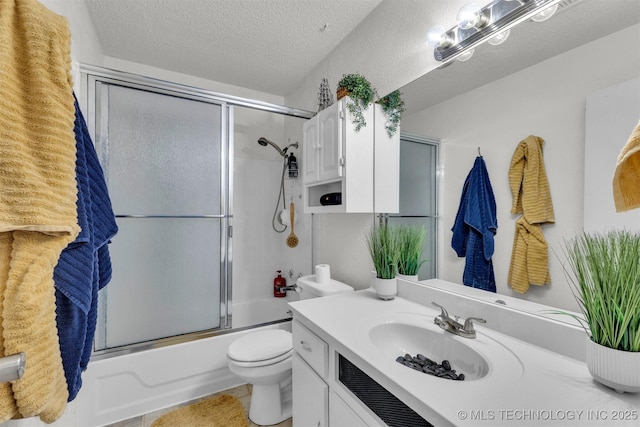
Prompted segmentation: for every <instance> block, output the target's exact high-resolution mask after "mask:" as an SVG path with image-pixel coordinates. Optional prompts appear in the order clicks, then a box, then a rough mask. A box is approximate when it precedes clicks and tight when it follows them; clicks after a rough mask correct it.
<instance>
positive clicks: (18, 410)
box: [0, 0, 79, 423]
mask: <svg viewBox="0 0 640 427" xmlns="http://www.w3.org/2000/svg"><path fill="white" fill-rule="evenodd" d="M70 48H71V35H70V33H69V25H68V22H67V20H66V19H65V18H64V17H62V16H59V15H56V14H55V13H53V12H51V11H50V10H49V9H47V8H46V7H44V6H43V5H42V4H41V3H39V2H38V1H36V0H6V1H5V0H3V1H0V64H2V73H0V129H1V131H0V170H1V171H2V172H3V173H1V174H0V192H1V193H2V198H0V317H1V320H2V322H1V326H0V356H2V355H9V354H14V353H19V352H24V353H25V354H26V357H27V360H28V365H27V368H26V370H25V373H24V376H23V377H22V378H21V379H20V380H17V381H14V382H12V383H6V384H0V422H4V421H6V420H8V419H10V418H26V417H33V416H39V417H40V419H41V420H43V421H44V422H46V423H52V422H54V421H55V420H56V419H58V418H59V417H60V416H61V415H62V413H63V412H64V409H65V407H66V403H67V398H68V391H67V384H66V380H65V376H64V369H63V367H62V357H61V354H60V345H59V342H58V334H57V332H58V331H57V327H56V313H55V289H54V283H53V269H54V267H55V266H56V264H57V262H58V259H59V257H60V253H61V252H62V250H63V249H64V248H65V247H66V246H67V245H68V244H69V243H70V242H72V241H73V240H74V239H75V237H76V236H77V234H78V232H79V227H78V225H77V213H76V201H77V186H76V179H75V161H76V143H75V134H74V120H75V109H74V99H73V90H72V84H71V49H70Z"/></svg>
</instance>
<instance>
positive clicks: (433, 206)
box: [388, 135, 438, 280]
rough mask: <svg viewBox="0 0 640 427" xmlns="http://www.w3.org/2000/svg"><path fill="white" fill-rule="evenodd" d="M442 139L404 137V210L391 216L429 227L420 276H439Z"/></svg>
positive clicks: (392, 219)
mask: <svg viewBox="0 0 640 427" xmlns="http://www.w3.org/2000/svg"><path fill="white" fill-rule="evenodd" d="M437 167H438V142H437V141H432V140H426V139H423V138H417V137H410V136H407V135H401V136H400V209H399V213H397V214H390V215H389V216H388V222H389V224H410V225H417V226H423V227H424V228H425V229H426V230H427V235H426V238H425V240H424V245H423V250H422V257H423V258H422V259H424V260H426V261H425V263H424V264H422V267H421V268H420V270H419V271H418V279H419V280H426V279H432V278H434V277H436V267H437V258H436V256H437V237H438V228H437V225H438V221H437V219H438V212H437V207H438V203H437V201H438V195H437V188H438V186H437Z"/></svg>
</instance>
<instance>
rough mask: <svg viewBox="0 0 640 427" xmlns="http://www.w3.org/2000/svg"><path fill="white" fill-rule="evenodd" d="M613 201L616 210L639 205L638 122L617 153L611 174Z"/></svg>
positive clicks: (639, 133)
mask: <svg viewBox="0 0 640 427" xmlns="http://www.w3.org/2000/svg"><path fill="white" fill-rule="evenodd" d="M613 201H614V202H615V205H616V212H624V211H628V210H630V209H634V208H637V207H639V206H640V122H638V124H637V125H636V127H635V129H634V130H633V132H631V136H630V137H629V140H628V141H627V143H626V145H625V146H624V147H623V148H622V151H621V152H620V154H619V155H618V164H617V165H616V171H615V174H614V175H613Z"/></svg>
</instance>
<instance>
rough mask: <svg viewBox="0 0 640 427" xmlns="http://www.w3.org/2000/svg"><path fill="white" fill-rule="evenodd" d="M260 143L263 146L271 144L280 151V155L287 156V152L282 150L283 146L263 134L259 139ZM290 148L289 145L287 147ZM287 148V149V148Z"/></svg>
mask: <svg viewBox="0 0 640 427" xmlns="http://www.w3.org/2000/svg"><path fill="white" fill-rule="evenodd" d="M258 144H260V145H262V146H263V147H266V146H267V145H271V146H272V147H273V148H275V149H276V151H278V153H280V155H281V156H282V157H284V156H285V152H284V151H282V148H280V147H278V144H276V143H275V142H271V141H269V140H268V139H267V138H265V137H264V136H261V137H260V138H259V139H258ZM287 148H288V147H287ZM285 150H286V149H285Z"/></svg>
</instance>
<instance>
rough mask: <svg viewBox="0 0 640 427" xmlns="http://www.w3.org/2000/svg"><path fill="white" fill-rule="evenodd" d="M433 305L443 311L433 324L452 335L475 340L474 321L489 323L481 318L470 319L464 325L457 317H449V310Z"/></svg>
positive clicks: (433, 303) (434, 303)
mask: <svg viewBox="0 0 640 427" xmlns="http://www.w3.org/2000/svg"><path fill="white" fill-rule="evenodd" d="M431 304H432V305H435V306H436V307H438V308H439V309H440V310H441V313H440V315H439V316H436V317H434V319H433V323H435V324H436V325H438V326H439V327H440V328H442V329H444V330H445V331H447V332H451V333H452V334H456V335H459V336H461V337H463V338H475V337H476V330H475V328H474V327H473V321H474V320H475V321H476V322H480V323H487V321H486V320H484V319H481V318H479V317H468V318H467V319H466V320H465V321H464V324H462V323H460V322H458V317H457V316H455V319H452V318H451V317H449V313H447V309H446V308H444V307H443V306H441V305H440V304H438V303H436V302H433V301H432V302H431Z"/></svg>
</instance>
